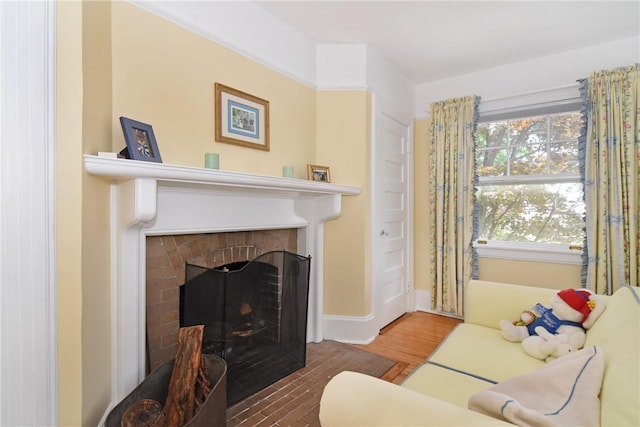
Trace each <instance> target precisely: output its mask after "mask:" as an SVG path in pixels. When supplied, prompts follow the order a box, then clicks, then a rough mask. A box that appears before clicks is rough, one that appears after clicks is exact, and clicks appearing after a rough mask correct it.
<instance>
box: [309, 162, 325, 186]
mask: <svg viewBox="0 0 640 427" xmlns="http://www.w3.org/2000/svg"><path fill="white" fill-rule="evenodd" d="M307 179H308V180H309V181H317V182H331V172H330V170H329V166H320V165H307Z"/></svg>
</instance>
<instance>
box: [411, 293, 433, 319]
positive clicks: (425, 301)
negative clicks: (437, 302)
mask: <svg viewBox="0 0 640 427" xmlns="http://www.w3.org/2000/svg"><path fill="white" fill-rule="evenodd" d="M414 295H415V298H416V310H417V311H425V312H427V313H435V312H434V311H433V310H431V291H422V290H419V289H416V291H415V292H414Z"/></svg>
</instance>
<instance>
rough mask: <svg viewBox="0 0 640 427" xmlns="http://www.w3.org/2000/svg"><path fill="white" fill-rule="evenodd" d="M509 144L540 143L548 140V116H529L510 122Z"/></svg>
mask: <svg viewBox="0 0 640 427" xmlns="http://www.w3.org/2000/svg"><path fill="white" fill-rule="evenodd" d="M509 130H510V132H509V144H510V145H524V144H539V143H541V142H546V141H547V118H546V117H529V118H526V119H520V120H511V121H510V122H509Z"/></svg>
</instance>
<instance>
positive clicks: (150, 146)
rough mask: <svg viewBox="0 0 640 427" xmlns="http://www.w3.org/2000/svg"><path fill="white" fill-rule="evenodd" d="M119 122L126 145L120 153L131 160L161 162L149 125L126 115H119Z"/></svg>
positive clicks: (154, 137)
mask: <svg viewBox="0 0 640 427" xmlns="http://www.w3.org/2000/svg"><path fill="white" fill-rule="evenodd" d="M120 124H121V125H122V131H123V132H124V140H125V141H126V143H127V147H126V148H125V149H124V150H122V151H121V152H120V154H123V155H124V156H125V157H126V158H128V159H132V160H142V161H145V162H156V163H162V158H161V157H160V151H159V150H158V144H157V142H156V136H155V135H154V134H153V129H152V128H151V125H148V124H146V123H142V122H138V121H136V120H132V119H128V118H126V117H120Z"/></svg>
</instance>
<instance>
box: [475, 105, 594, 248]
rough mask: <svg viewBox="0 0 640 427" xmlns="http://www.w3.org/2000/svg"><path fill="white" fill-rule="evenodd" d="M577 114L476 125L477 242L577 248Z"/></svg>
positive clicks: (579, 227) (579, 229)
mask: <svg viewBox="0 0 640 427" xmlns="http://www.w3.org/2000/svg"><path fill="white" fill-rule="evenodd" d="M580 128H581V119H580V113H579V112H571V113H562V114H554V115H545V116H537V117H527V118H522V119H516V120H504V121H494V122H486V123H480V124H479V125H478V130H477V134H476V144H477V145H476V162H477V170H478V175H479V182H478V193H477V194H476V196H477V207H478V219H479V233H478V238H479V239H486V240H504V241H515V242H536V243H557V244H569V245H570V244H582V241H583V233H584V231H583V227H584V220H583V216H584V201H583V196H582V184H581V183H580V172H579V169H578V136H579V133H580Z"/></svg>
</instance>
